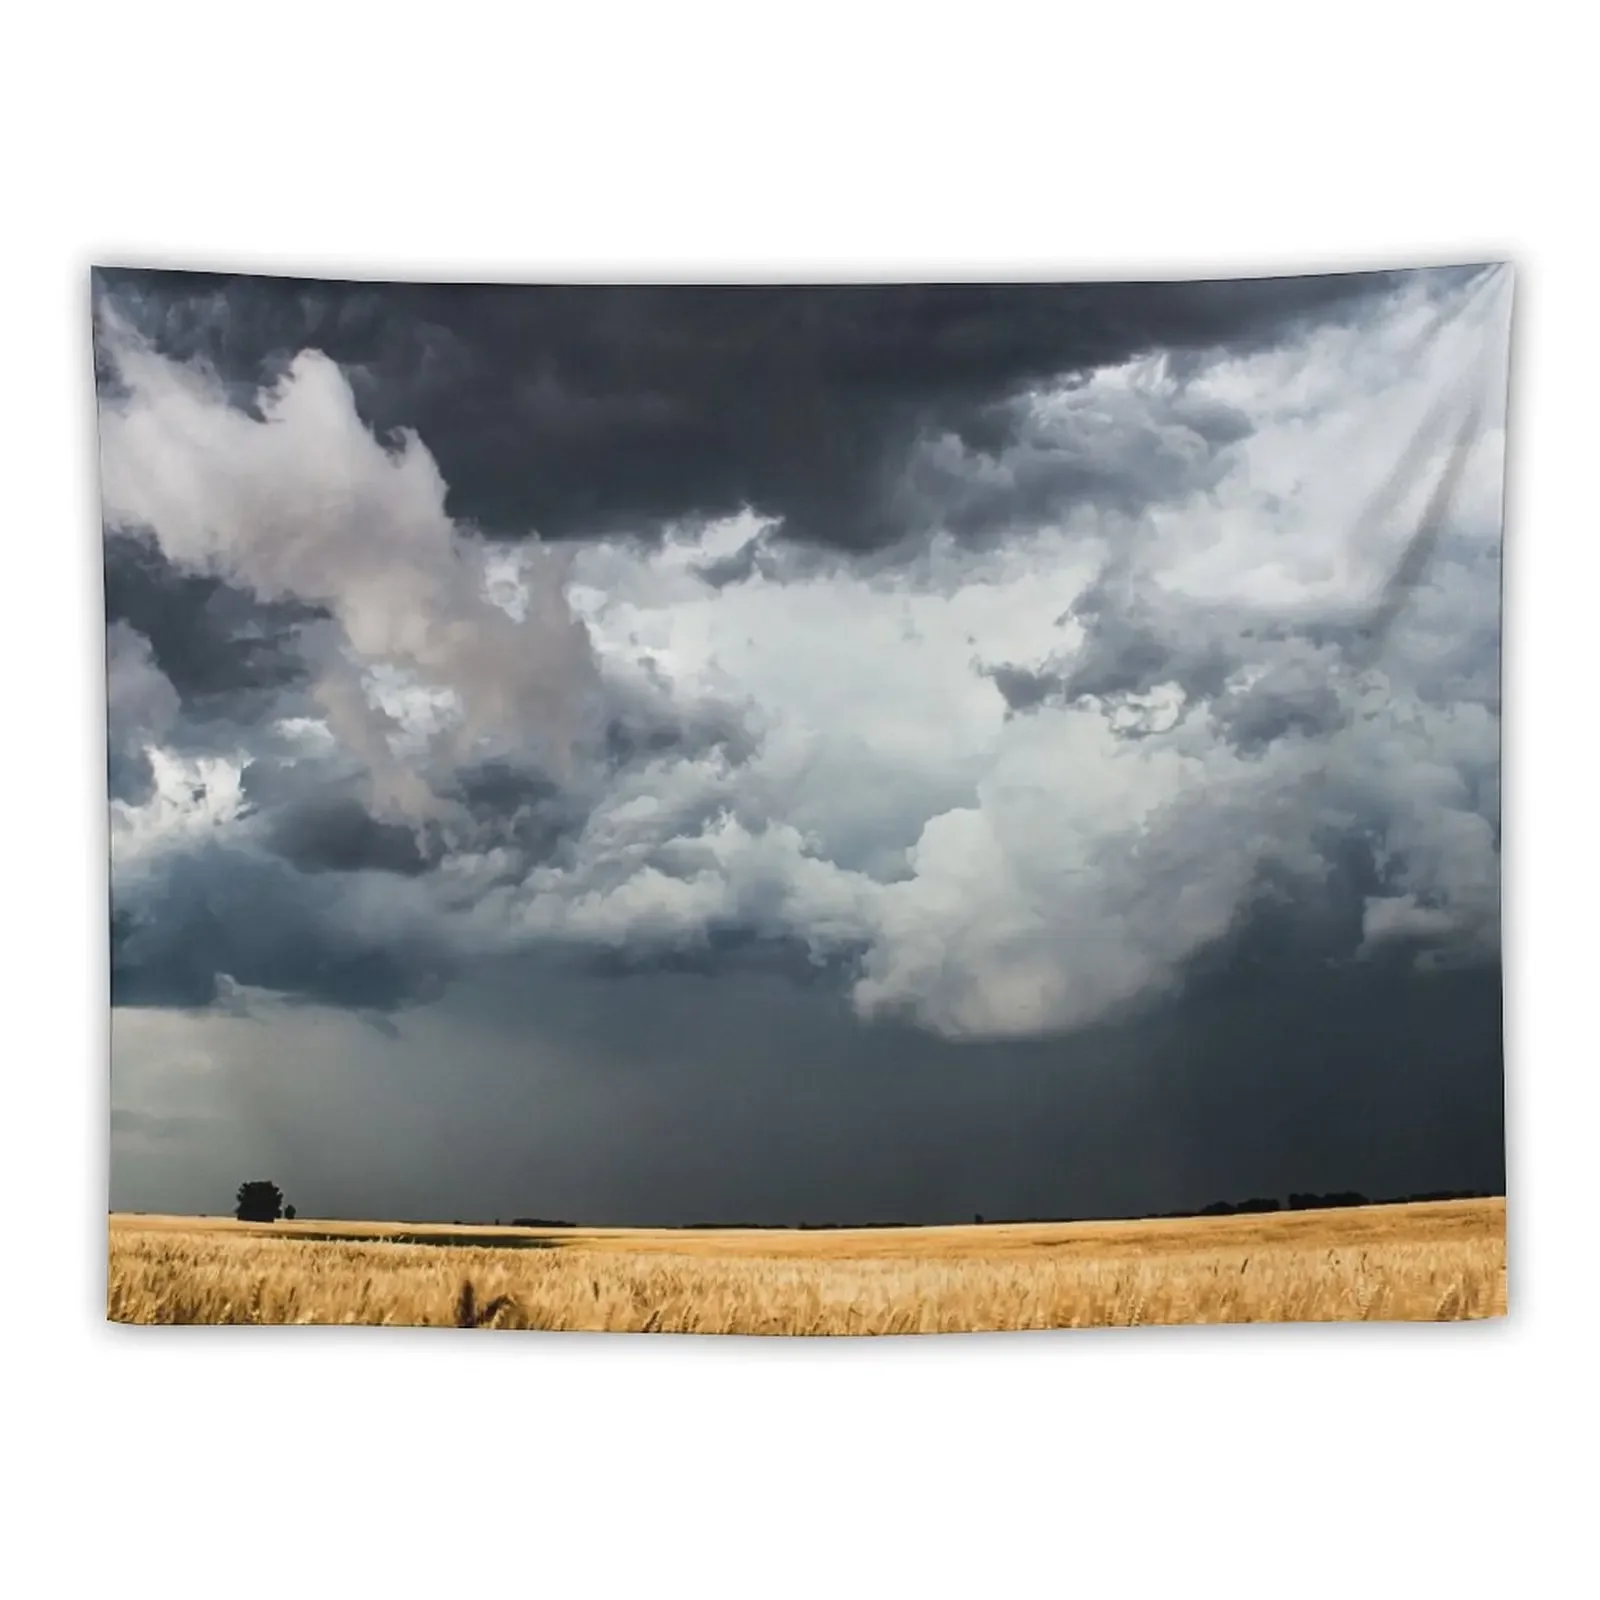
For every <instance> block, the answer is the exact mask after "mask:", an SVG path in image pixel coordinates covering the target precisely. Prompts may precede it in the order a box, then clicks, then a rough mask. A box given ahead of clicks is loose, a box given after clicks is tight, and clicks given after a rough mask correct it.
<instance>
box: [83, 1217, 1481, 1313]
mask: <svg viewBox="0 0 1600 1600" xmlns="http://www.w3.org/2000/svg"><path fill="white" fill-rule="evenodd" d="M1505 1310H1506V1249H1505V1201H1504V1200H1466V1201H1446V1202H1439V1203H1433V1204H1421V1205H1406V1206H1366V1207H1359V1208H1349V1209H1343V1210H1330V1211H1301V1212H1290V1213H1278V1214H1270V1215H1256V1216H1231V1217H1208V1218H1185V1219H1181V1220H1173V1221H1150V1222H1100V1223H1026V1224H1023V1223H1018V1224H1005V1223H993V1224H986V1225H980V1226H972V1227H950V1228H883V1229H838V1230H826V1231H800V1230H793V1231H789V1230H775V1229H744V1230H731V1229H730V1230H722V1229H715V1230H714V1229H703V1230H702V1229H685V1230H678V1229H605V1230H583V1229H566V1228H563V1229H557V1230H549V1231H540V1230H531V1229H517V1228H472V1229H462V1228H458V1227H440V1226H429V1225H409V1224H385V1223H351V1222H316V1221H308V1220H304V1219H302V1220H298V1221H295V1222H279V1223H271V1224H249V1223H238V1222H234V1221H231V1220H212V1219H202V1218H192V1217H146V1216H113V1217H112V1219H111V1225H110V1270H109V1276H108V1281H107V1296H106V1314H107V1316H108V1318H109V1319H110V1320H111V1321H113V1322H125V1323H169V1324H170V1323H258V1324H290V1323H293V1324H315V1323H322V1324H326V1323H344V1324H350V1323H355V1324H362V1325H370V1324H377V1325H388V1326H403V1327H462V1326H465V1327H480V1328H497V1329H514V1328H542V1329H562V1330H569V1331H610V1332H630V1333H736V1334H825V1335H850V1334H907V1333H965V1332H993V1331H999V1330H1006V1329H1024V1328H1032V1329H1044V1328H1083V1327H1125V1326H1133V1325H1138V1324H1163V1323H1165V1324H1171V1323H1219V1322H1330V1321H1353V1320H1368V1321H1407V1322H1432V1321H1457V1320H1462V1319H1469V1318H1482V1317H1493V1316H1503V1315H1504V1314H1505Z"/></svg>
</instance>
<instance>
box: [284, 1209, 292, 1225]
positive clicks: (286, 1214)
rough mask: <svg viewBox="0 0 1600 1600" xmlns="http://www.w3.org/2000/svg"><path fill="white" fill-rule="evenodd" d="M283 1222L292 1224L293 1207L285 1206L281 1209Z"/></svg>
mask: <svg viewBox="0 0 1600 1600" xmlns="http://www.w3.org/2000/svg"><path fill="white" fill-rule="evenodd" d="M283 1220H284V1221H285V1222H293V1221H294V1207H293V1206H285V1207H284V1208H283Z"/></svg>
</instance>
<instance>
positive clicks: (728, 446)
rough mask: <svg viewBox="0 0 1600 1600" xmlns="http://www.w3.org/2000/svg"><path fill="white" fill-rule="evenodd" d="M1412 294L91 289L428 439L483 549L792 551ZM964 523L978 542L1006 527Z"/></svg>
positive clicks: (214, 361) (172, 335)
mask: <svg viewBox="0 0 1600 1600" xmlns="http://www.w3.org/2000/svg"><path fill="white" fill-rule="evenodd" d="M1463 270H1465V269H1463ZM1401 276H1402V275H1400V274H1393V273H1367V274H1338V275H1330V276H1323V277H1301V278H1278V279H1271V278H1268V279H1255V280H1250V279H1240V280H1231V281H1222V282H1211V283H1206V282H1179V283H1144V284H1137V283H1135V284H1072V285H1038V284H1035V285H1010V286H994V285H983V284H952V285H932V286H920V287H915V286H914V287H905V286H898V285H821V286H810V287H769V286H754V285H745V286H735V287H694V286H669V287H601V286H585V287H576V286H550V287H543V288H534V289H530V288H527V287H524V286H516V285H480V286H470V287H468V286H446V285H416V284H413V285H374V284H355V283H333V282H317V281H310V280H295V279H270V278H249V277H224V276H208V275H204V274H182V273H165V272H143V271H135V270H128V269H102V270H99V271H97V272H96V274H95V286H96V289H97V291H98V293H99V294H100V295H103V296H107V297H109V298H110V299H111V301H112V302H113V303H114V304H115V305H116V307H117V309H118V311H119V313H120V314H121V315H123V316H124V317H126V318H127V319H128V320H129V321H130V322H131V323H132V325H133V326H134V327H135V328H137V329H138V330H139V331H140V332H142V333H143V334H144V335H145V336H146V337H148V338H149V339H151V340H152V341H153V343H154V344H155V346H156V347H157V348H158V349H159V350H161V351H163V352H164V353H166V354H169V355H171V356H173V357H175V358H178V359H184V360H187V359H192V358H199V359H202V360H204V361H206V362H208V363H210V364H211V365H212V366H213V367H214V368H215V369H216V370H217V371H218V373H219V374H220V375H221V376H222V378H223V379H224V380H225V381H226V382H227V383H228V384H229V386H230V388H231V390H232V392H233V394H234V397H235V401H236V403H237V404H240V405H242V406H245V407H247V408H248V407H250V406H252V405H253V404H254V395H255V393H256V389H257V386H258V385H260V384H261V383H262V382H264V381H269V380H270V379H272V378H274V377H275V376H277V375H279V374H280V373H281V372H282V370H283V369H284V367H285V365H286V363H287V362H288V360H289V359H290V358H291V357H293V356H294V355H295V353H296V352H298V351H300V350H303V349H307V348H315V349H320V350H322V351H323V352H325V353H326V354H327V355H329V356H330V357H332V358H333V359H334V360H335V361H337V362H338V363H340V365H341V366H342V367H343V368H344V369H345V371H346V373H347V375H348V376H349V378H350V381H351V383H352V386H353V388H354V390H355V394H356V398H357V404H358V406H359V408H360V410H361V412H362V414H363V416H364V418H365V419H366V420H367V421H368V422H369V424H370V425H371V426H372V427H374V428H375V429H376V430H377V431H378V432H379V434H380V436H392V435H393V433H394V430H397V429H401V428H410V429H415V430H417V431H419V432H420V434H421V436H422V437H423V439H424V440H425V441H426V443H427V445H428V448H429V449H430V451H431V452H432V453H433V455H434V457H435V459H436V460H437V461H438V463H439V466H440V469H441V471H442V473H443V475H444V478H445V480H446V482H447V483H448V484H449V487H450V499H449V507H450V510H451V511H452V513H453V514H455V515H457V516H459V517H461V518H462V519H464V520H466V521H469V522H472V523H475V524H478V525H479V526H481V527H483V528H484V529H485V530H487V531H489V532H491V533H496V534H502V535H508V536H520V535H524V534H526V533H527V532H528V531H529V529H536V530H537V531H538V532H539V533H540V534H541V535H542V536H544V537H546V538H561V537H564V536H569V535H585V534H595V533H601V532H605V531H608V530H619V529H620V530H624V531H638V532H648V531H649V529H650V527H651V526H652V525H654V524H657V523H659V522H660V521H662V520H672V519H678V518H685V517H691V516H696V515H711V516H715V515H721V514H728V513H732V512H736V511H737V510H739V509H740V508H741V507H742V506H745V505H750V506H754V507H756V508H757V509H759V510H760V511H762V512H763V513H765V514H768V515H778V516H782V517H783V518H784V519H785V528H784V532H785V534H786V536H788V537H791V538H805V539H809V540H813V541H817V542H821V543H825V544H831V545H835V546H839V547H842V548H846V549H849V548H857V549H859V548H865V547H871V546H875V545H881V544H886V543H891V542H893V541H894V540H895V539H896V538H897V537H899V536H900V535H901V534H902V533H903V532H904V531H905V527H904V521H905V517H906V515H907V514H908V513H907V507H906V496H905V495H904V493H903V491H902V484H901V479H902V475H903V472H904V469H905V462H906V457H907V452H908V451H909V449H910V447H911V445H912V444H913V442H914V441H916V440H917V439H919V438H923V437H927V436H930V435H932V436H936V435H939V434H946V433H947V434H950V435H952V436H954V437H956V438H958V439H961V440H962V441H964V442H965V444H966V445H967V446H968V447H969V448H971V449H973V450H976V451H979V452H983V453H997V452H1003V451H1004V449H1005V448H1006V446H1007V445H1008V444H1009V443H1010V442H1011V441H1012V440H1014V438H1015V437H1016V435H1017V429H1018V426H1019V422H1018V418H1017V416H1016V415H1015V413H1014V411H1013V409H1012V408H1010V407H1009V406H1008V404H1007V402H1009V401H1011V400H1012V399H1013V398H1014V397H1015V396H1016V395H1017V394H1018V393H1020V392H1023V391H1025V390H1027V389H1029V388H1030V387H1033V386H1037V385H1038V384H1041V383H1044V382H1046V381H1049V380H1051V379H1053V378H1056V377H1059V376H1061V375H1070V374H1081V373H1085V372H1087V371H1089V370H1091V369H1093V368H1095V367H1097V366H1100V365H1103V364H1108V363H1116V362H1122V361H1125V360H1127V359H1129V358H1131V357H1134V356H1138V355H1141V354H1144V353H1146V352H1149V351H1152V350H1157V349H1161V350H1165V351H1169V352H1173V353H1175V354H1176V355H1177V356H1179V357H1181V356H1182V355H1183V354H1184V353H1185V352H1188V353H1194V352H1200V351H1205V350H1210V349H1215V348H1229V349H1232V350H1238V351H1243V350H1249V349H1255V348H1259V347H1261V346H1264V345H1268V344H1270V343H1272V342H1274V341H1275V340H1277V339H1279V338H1281V337H1283V336H1284V335H1285V334H1287V333H1288V332H1291V331H1293V330H1294V329H1295V328H1297V327H1298V326H1300V325H1302V324H1303V323H1304V322H1305V321H1307V320H1308V319H1317V318H1342V317H1348V316H1352V315H1357V314H1359V313H1360V310H1361V308H1362V307H1363V306H1364V305H1365V304H1366V303H1367V302H1369V301H1370V299H1371V298H1372V297H1373V296H1374V295H1377V294H1380V293H1382V292H1384V291H1385V290H1387V289H1389V288H1391V287H1393V286H1395V285H1396V284H1397V283H1398V282H1399V281H1400V278H1401ZM102 366H104V363H102ZM102 382H103V383H109V382H110V378H109V375H108V373H107V372H105V371H103V372H102ZM1191 426H1193V427H1194V428H1195V430H1196V431H1197V433H1198V434H1199V435H1200V436H1201V437H1203V438H1205V439H1207V440H1208V442H1209V443H1210V444H1211V445H1212V446H1214V447H1220V446H1221V445H1222V444H1224V443H1226V442H1227V441H1228V440H1230V439H1232V438H1236V437H1238V429H1239V427H1240V426H1241V423H1240V419H1239V418H1237V417H1234V416H1231V415H1229V414H1228V413H1227V412H1226V410H1225V409H1224V408H1214V409H1213V410H1212V411H1210V412H1208V413H1206V414H1205V415H1200V414H1198V413H1197V414H1196V415H1195V416H1194V417H1193V419H1192V420H1191ZM1023 466H1024V468H1025V470H1024V471H1023V472H1022V492H1023V493H1024V494H1025V495H1026V496H1027V497H1030V498H1031V499H1032V500H1034V501H1036V502H1037V503H1038V504H1040V505H1043V504H1045V503H1047V502H1050V501H1054V500H1055V499H1058V498H1060V497H1062V496H1067V497H1069V498H1070V497H1072V496H1074V495H1080V494H1081V495H1089V496H1093V495H1096V494H1099V493H1102V492H1103V491H1106V490H1107V489H1108V486H1109V490H1110V492H1111V493H1112V495H1113V498H1115V499H1119V500H1122V501H1126V500H1127V499H1128V498H1129V497H1130V496H1131V495H1133V494H1134V493H1135V490H1136V483H1137V478H1136V475H1134V474H1132V473H1131V472H1130V473H1117V474H1115V475H1114V476H1113V477H1112V478H1111V479H1110V480H1107V479H1106V477H1105V475H1104V472H1103V471H1101V470H1099V469H1097V467H1096V465H1095V463H1094V462H1093V461H1092V460H1090V459H1088V458H1087V457H1085V458H1083V459H1073V458H1071V457H1066V458H1063V457H1061V456H1059V455H1058V454H1054V455H1053V454H1050V453H1044V454H1039V455H1030V457H1029V459H1028V460H1027V462H1025V463H1024V464H1023ZM1156 467H1157V472H1156V478H1155V481H1154V483H1153V485H1152V487H1151V490H1150V491H1149V492H1155V491H1156V490H1158V489H1159V485H1160V477H1161V472H1160V462H1159V458H1157V460H1156ZM921 498H922V497H921V496H917V495H915V494H914V495H912V497H911V501H912V503H913V504H917V503H920V500H921ZM958 509H959V510H960V513H961V520H962V522H963V524H964V525H965V526H966V527H968V528H969V530H971V529H976V528H979V527H981V526H982V525H984V524H985V523H986V522H987V521H988V520H989V519H990V518H992V517H994V516H997V515H1003V516H1007V517H1009V516H1010V515H1012V514H1013V513H1014V511H1015V507H1014V506H1012V505H1010V504H1005V505H1001V506H994V505H986V504H985V503H983V501H982V499H981V497H979V498H975V499H969V500H968V501H967V502H966V503H964V505H963V506H962V507H960V508H958Z"/></svg>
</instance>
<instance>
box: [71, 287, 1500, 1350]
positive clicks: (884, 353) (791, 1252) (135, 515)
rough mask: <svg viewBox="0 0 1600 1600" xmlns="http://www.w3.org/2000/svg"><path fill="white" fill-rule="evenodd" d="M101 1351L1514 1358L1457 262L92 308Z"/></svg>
mask: <svg viewBox="0 0 1600 1600" xmlns="http://www.w3.org/2000/svg"><path fill="white" fill-rule="evenodd" d="M91 279H92V281H91V285H90V288H91V296H90V298H91V308H90V309H91V320H92V330H93V354H94V381H95V393H96V403H97V413H98V450H99V489H100V496H101V507H102V530H103V541H104V566H105V619H106V681H107V701H106V721H107V729H106V731H107V788H108V805H109V816H108V845H109V858H110V859H109V872H110V929H109V932H110V941H111V966H110V971H111V993H110V1004H111V1008H112V1010H111V1061H110V1096H109V1109H110V1121H111V1127H110V1146H109V1148H110V1172H109V1197H108V1200H109V1212H110V1216H109V1239H108V1246H109V1275H108V1288H107V1315H108V1317H109V1319H110V1320H112V1321H115V1322H123V1323H165V1324H172V1323H249V1324H326V1323H341V1324H352V1323H353V1324H381V1325H386V1326H424V1327H449V1328H477V1329H495V1330H525V1329H547V1330H570V1331H616V1332H655V1333H731V1334H791V1335H808V1334H809V1335H842V1334H911V1333H941V1332H957V1333H959V1332H974V1331H983V1332H991V1331H996V1330H1022V1329H1055V1328H1068V1327H1083V1326H1103V1325H1119V1326H1126V1325H1132V1324H1140V1323H1144V1324H1151V1323H1169V1324H1170V1323H1229V1322H1234V1323H1236V1322H1258V1323H1259V1322H1290V1321H1292V1322H1304V1321H1345V1320H1350V1321H1356V1320H1387V1321H1394V1320H1409V1321H1451V1320H1460V1319H1469V1318H1482V1317H1490V1316H1498V1315H1502V1314H1504V1312H1505V1308H1506V1287H1505V1283H1506V1279H1505V1257H1506V1250H1505V1198H1504V1195H1505V1138H1504V1094H1503V1056H1502V1029H1501V957H1500V799H1499V789H1500V783H1499V778H1500V627H1501V618H1500V570H1501V537H1502V522H1503V516H1502V487H1503V475H1504V460H1505V413H1506V397H1507V388H1508V380H1507V369H1508V354H1509V348H1510V325H1511V298H1512V274H1511V270H1510V268H1509V267H1507V266H1505V265H1503V264H1491V265H1487V266H1485V265H1468V266H1458V267H1437V266H1434V267H1426V268H1416V269H1411V270H1381V271H1366V272H1341V273H1334V274H1319V275H1313V276H1300V277H1241V278H1238V279H1230V280H1225V281H1183V280H1173V281H1142V282H1125V283H1119V282H1078V283H1037V282H1030V283H1015V284H982V283H959V282H957V283H922V284H886V283H860V284H807V285H782V284H723V285H699V284H662V285H647V284H629V285H604V284H593V285H570V284H568V285H558V284H544V285H536V284H508V283H484V284H442V283H426V282H378V281H370V282H358V281H325V280H311V279H292V278H285V277H265V276H241V275H230V274H218V273H200V272H177V271H158V270H148V269H137V270H135V269H129V268H123V267H115V266H105V267H100V268H96V269H95V270H94V272H93V273H92V275H91Z"/></svg>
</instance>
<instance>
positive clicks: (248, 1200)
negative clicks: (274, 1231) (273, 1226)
mask: <svg viewBox="0 0 1600 1600" xmlns="http://www.w3.org/2000/svg"><path fill="white" fill-rule="evenodd" d="M282 1212H283V1190H281V1189H280V1188H279V1187H278V1186H277V1184H275V1183H268V1182H267V1181H266V1179H264V1178H262V1179H258V1180H257V1181H255V1182H253V1183H241V1184H240V1185H239V1195H238V1198H237V1199H236V1200H235V1201H234V1206H233V1214H234V1216H236V1217H237V1218H238V1219H239V1221H240V1222H276V1221H277V1220H278V1218H279V1216H280V1215H281V1214H282Z"/></svg>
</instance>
